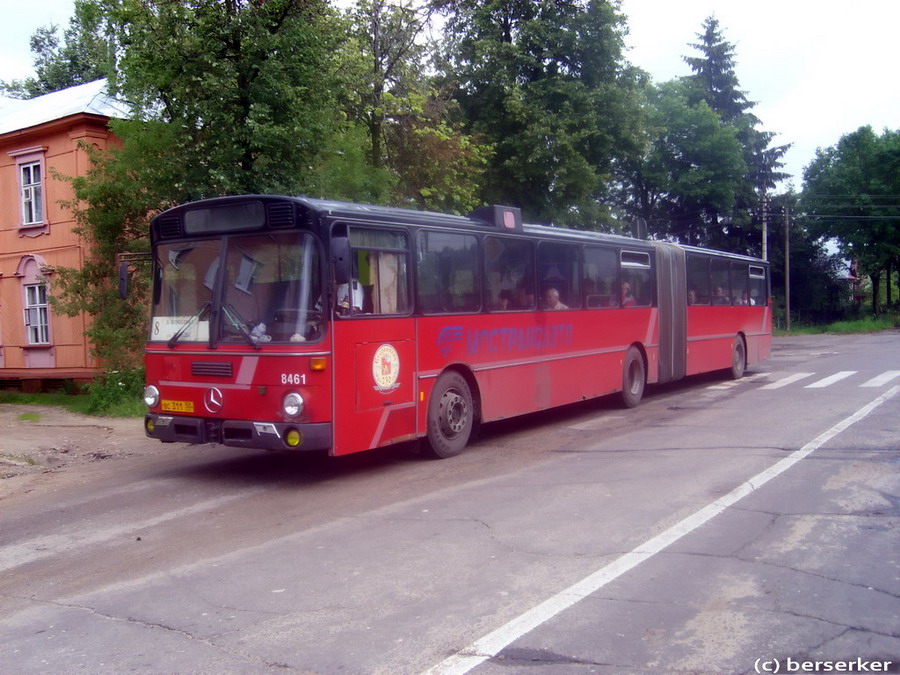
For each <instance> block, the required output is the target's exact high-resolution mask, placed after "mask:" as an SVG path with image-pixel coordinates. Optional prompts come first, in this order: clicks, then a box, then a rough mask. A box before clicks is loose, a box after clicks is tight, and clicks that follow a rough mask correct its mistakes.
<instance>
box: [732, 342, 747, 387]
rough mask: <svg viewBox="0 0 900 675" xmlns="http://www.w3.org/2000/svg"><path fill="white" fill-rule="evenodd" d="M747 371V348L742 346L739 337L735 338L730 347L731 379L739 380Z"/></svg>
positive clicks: (742, 343)
mask: <svg viewBox="0 0 900 675" xmlns="http://www.w3.org/2000/svg"><path fill="white" fill-rule="evenodd" d="M746 369H747V348H746V347H745V346H744V338H742V337H741V336H740V335H737V336H735V338H734V344H733V345H732V347H731V377H732V379H734V380H739V379H741V378H742V377H743V376H744V371H745V370H746Z"/></svg>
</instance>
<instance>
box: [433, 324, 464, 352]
mask: <svg viewBox="0 0 900 675" xmlns="http://www.w3.org/2000/svg"><path fill="white" fill-rule="evenodd" d="M462 339H463V327H462V326H444V327H443V328H441V332H440V333H438V338H437V345H438V349H440V350H441V355H442V356H443V357H444V358H445V359H446V358H448V357H449V356H450V352H451V351H452V349H453V344H454V343H456V342H459V341H460V340H462Z"/></svg>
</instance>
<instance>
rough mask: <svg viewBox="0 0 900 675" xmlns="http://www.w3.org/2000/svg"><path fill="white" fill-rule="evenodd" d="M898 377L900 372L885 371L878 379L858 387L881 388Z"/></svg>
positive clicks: (874, 378) (875, 378)
mask: <svg viewBox="0 0 900 675" xmlns="http://www.w3.org/2000/svg"><path fill="white" fill-rule="evenodd" d="M898 376H900V370H886V371H884V372H883V373H882V374H881V375H879V376H878V377H873V378H872V379H871V380H869V381H868V382H863V383H862V384H861V385H859V386H860V387H883V386H884V385H886V384H887V383H888V382H890V381H891V380H893V379H894V378H896V377H898Z"/></svg>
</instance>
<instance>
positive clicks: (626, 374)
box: [621, 347, 647, 408]
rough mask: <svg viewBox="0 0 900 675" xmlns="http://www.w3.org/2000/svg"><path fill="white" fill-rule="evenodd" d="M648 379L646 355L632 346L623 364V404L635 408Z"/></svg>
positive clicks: (642, 395)
mask: <svg viewBox="0 0 900 675" xmlns="http://www.w3.org/2000/svg"><path fill="white" fill-rule="evenodd" d="M646 380H647V377H646V372H645V370H644V357H643V356H641V352H640V351H639V350H638V349H637V348H636V347H630V348H629V349H628V352H627V353H626V354H625V361H624V363H623V364H622V394H621V397H622V405H624V406H625V407H626V408H634V407H635V406H636V405H637V404H638V403H640V402H641V399H642V398H643V397H644V383H645V382H646Z"/></svg>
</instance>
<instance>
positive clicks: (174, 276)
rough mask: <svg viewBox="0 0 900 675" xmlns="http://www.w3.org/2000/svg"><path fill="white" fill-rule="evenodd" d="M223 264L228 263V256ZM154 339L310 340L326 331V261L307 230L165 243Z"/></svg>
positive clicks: (159, 255)
mask: <svg viewBox="0 0 900 675" xmlns="http://www.w3.org/2000/svg"><path fill="white" fill-rule="evenodd" d="M223 260H224V261H225V264H224V265H222V261H223ZM156 266H157V270H158V275H159V276H158V281H159V287H158V289H159V290H158V293H157V295H156V297H155V298H154V300H155V302H154V306H153V312H152V319H151V323H150V326H151V334H150V339H151V340H157V341H165V342H168V343H169V344H170V346H174V345H175V344H176V343H183V342H201V343H208V344H213V343H219V342H234V343H241V342H244V343H247V344H250V345H252V346H254V347H256V348H259V347H260V346H261V345H263V344H265V343H269V342H306V341H308V340H316V339H318V338H319V337H321V335H322V331H323V323H322V311H321V310H322V306H321V295H322V293H321V291H322V288H321V260H320V254H319V249H318V248H317V246H316V243H315V240H314V239H313V237H312V236H311V235H309V234H305V233H302V232H297V231H292V232H279V233H276V234H268V233H267V234H251V235H231V236H223V237H215V238H210V239H202V240H193V241H188V242H185V241H181V242H178V243H162V244H160V245H159V247H158V249H157V251H156Z"/></svg>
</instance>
